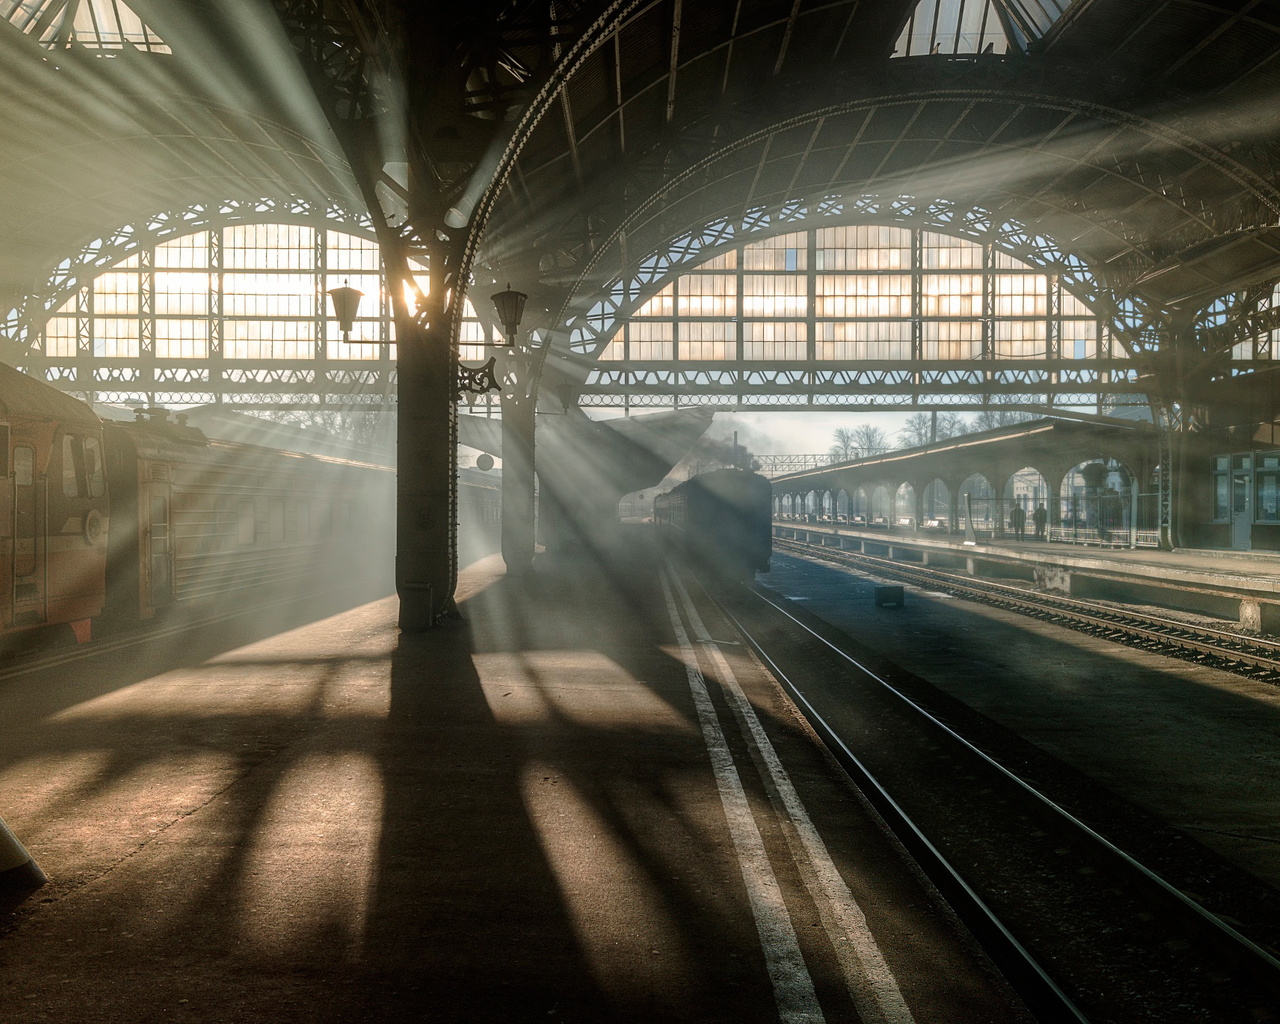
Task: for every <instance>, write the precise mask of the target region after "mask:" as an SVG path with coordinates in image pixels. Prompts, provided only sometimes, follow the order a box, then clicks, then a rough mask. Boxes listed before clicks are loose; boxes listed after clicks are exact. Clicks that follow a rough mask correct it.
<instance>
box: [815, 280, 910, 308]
mask: <svg viewBox="0 0 1280 1024" xmlns="http://www.w3.org/2000/svg"><path fill="white" fill-rule="evenodd" d="M814 284H815V292H816V303H817V307H818V308H817V315H818V316H832V317H869V318H875V319H882V318H885V317H894V316H910V315H911V277H910V276H909V275H907V274H820V275H818V277H817V279H816V281H815V282H814Z"/></svg>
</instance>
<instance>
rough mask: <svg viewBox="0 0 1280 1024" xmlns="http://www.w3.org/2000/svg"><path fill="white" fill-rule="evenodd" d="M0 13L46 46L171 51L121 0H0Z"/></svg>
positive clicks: (54, 47)
mask: <svg viewBox="0 0 1280 1024" xmlns="http://www.w3.org/2000/svg"><path fill="white" fill-rule="evenodd" d="M0 16H3V17H4V18H6V19H7V20H8V21H9V22H10V23H11V24H13V25H14V26H15V27H16V28H18V29H20V30H21V31H23V32H25V33H26V34H27V35H29V36H32V37H34V38H35V39H36V40H38V41H39V43H40V45H41V46H43V47H45V48H46V49H49V50H64V49H69V48H71V47H75V46H78V47H82V48H84V49H87V50H123V49H124V48H125V47H126V46H131V47H135V48H136V49H139V50H146V51H147V52H148V53H172V52H173V51H172V50H170V49H169V46H168V45H167V44H166V43H165V42H164V40H163V39H161V38H160V37H159V36H158V35H157V34H156V32H155V30H154V29H153V28H151V27H150V26H149V25H147V24H146V23H145V22H143V20H142V19H141V18H140V17H138V15H137V13H136V12H135V11H134V10H133V9H132V8H131V7H129V6H128V5H127V4H125V3H124V2H123V0H0Z"/></svg>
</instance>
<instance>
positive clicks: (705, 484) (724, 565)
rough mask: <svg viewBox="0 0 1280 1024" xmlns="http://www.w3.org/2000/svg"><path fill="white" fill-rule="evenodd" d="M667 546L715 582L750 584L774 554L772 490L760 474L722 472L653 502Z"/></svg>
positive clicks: (692, 480)
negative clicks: (717, 579)
mask: <svg viewBox="0 0 1280 1024" xmlns="http://www.w3.org/2000/svg"><path fill="white" fill-rule="evenodd" d="M653 521H654V524H655V526H656V527H657V530H658V533H659V536H660V537H661V538H662V540H663V541H664V543H667V544H669V545H671V546H672V547H674V548H676V549H677V550H679V551H680V552H681V554H682V555H683V556H684V557H685V558H686V559H688V560H689V561H690V562H691V563H692V564H693V565H694V567H695V568H697V569H699V570H701V571H703V572H705V573H709V574H710V575H712V576H713V577H716V578H719V579H723V580H730V581H735V582H742V581H750V580H751V579H753V578H754V577H755V574H756V573H757V572H768V571H769V560H770V558H771V557H772V555H773V486H772V485H771V484H770V483H769V481H768V480H766V479H765V478H764V477H762V476H760V475H759V474H757V473H748V472H746V471H744V470H740V469H718V470H715V471H714V472H711V473H703V474H701V475H699V476H695V477H691V478H690V479H688V480H686V481H685V482H684V483H682V484H679V485H678V486H676V487H674V488H673V489H672V490H670V491H668V492H667V493H666V494H660V495H658V496H657V497H656V498H654V499H653Z"/></svg>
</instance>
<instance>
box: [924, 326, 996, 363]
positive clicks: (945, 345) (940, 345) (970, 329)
mask: <svg viewBox="0 0 1280 1024" xmlns="http://www.w3.org/2000/svg"><path fill="white" fill-rule="evenodd" d="M920 336H921V342H922V348H923V353H924V358H925V359H981V358H982V321H981V320H926V321H924V323H923V324H921V330H920Z"/></svg>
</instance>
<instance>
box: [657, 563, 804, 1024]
mask: <svg viewBox="0 0 1280 1024" xmlns="http://www.w3.org/2000/svg"><path fill="white" fill-rule="evenodd" d="M662 593H663V596H664V597H665V598H666V601H667V614H668V615H669V616H670V617H671V626H672V628H673V629H674V630H675V634H676V642H677V643H678V644H679V646H680V653H681V659H682V660H683V661H684V667H685V674H686V675H687V676H688V679H689V689H690V691H691V692H692V693H693V704H694V707H695V708H696V709H697V712H698V722H699V724H700V725H701V726H702V737H703V740H704V741H705V742H706V745H707V751H708V753H710V755H711V768H712V771H713V772H714V773H715V779H716V788H717V789H718V790H719V792H720V803H721V805H722V806H723V807H724V816H725V819H726V820H727V821H728V823H729V836H730V838H731V839H732V841H733V848H734V852H735V853H736V854H737V856H738V864H739V865H740V867H741V868H742V880H743V882H744V883H746V887H747V900H748V902H749V903H750V905H751V914H752V916H753V917H754V918H755V922H756V931H757V932H758V933H759V935H760V946H761V948H762V949H763V950H764V959H765V966H766V968H767V969H768V971H769V979H770V981H772V982H773V996H774V999H775V1001H776V1002H777V1004H778V1015H779V1017H780V1018H781V1019H782V1021H783V1024H822V1022H824V1021H825V1019H826V1018H825V1017H823V1015H822V1008H821V1007H820V1006H819V1005H818V997H817V994H816V993H815V992H814V990H813V978H812V977H810V975H809V968H808V967H807V966H806V965H805V962H804V956H803V955H802V954H801V952H800V943H799V941H798V940H797V939H796V930H795V926H794V925H793V924H792V923H791V917H790V915H789V914H788V913H787V905H786V903H785V902H784V901H783V899H782V890H781V889H780V888H779V886H778V880H777V878H776V877H774V874H773V867H772V866H771V865H770V864H769V856H768V854H766V853H765V849H764V840H763V839H761V837H760V830H759V829H758V828H757V827H756V822H755V818H753V817H752V816H751V805H750V804H749V803H748V802H747V794H746V792H745V791H744V790H743V788H742V779H741V778H740V777H739V775H738V769H737V768H736V767H735V766H734V763H733V755H732V754H731V753H730V752H729V745H728V744H727V743H726V742H725V738H724V732H723V731H722V730H721V729H720V720H719V718H717V717H716V709H715V707H714V706H713V705H712V703H711V697H710V695H709V694H708V693H707V687H706V682H705V680H704V679H703V678H702V670H701V669H699V668H698V655H697V653H696V652H695V651H694V648H693V644H692V643H690V642H689V634H688V633H687V632H686V631H685V628H684V624H683V623H682V622H681V621H680V612H679V610H678V609H677V608H676V601H675V598H674V597H673V596H672V593H671V587H670V585H669V584H668V583H667V573H666V572H665V571H664V572H663V573H662Z"/></svg>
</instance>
